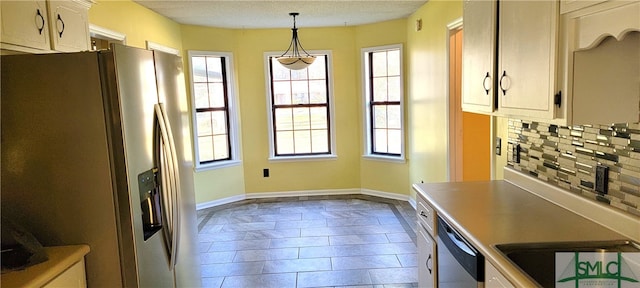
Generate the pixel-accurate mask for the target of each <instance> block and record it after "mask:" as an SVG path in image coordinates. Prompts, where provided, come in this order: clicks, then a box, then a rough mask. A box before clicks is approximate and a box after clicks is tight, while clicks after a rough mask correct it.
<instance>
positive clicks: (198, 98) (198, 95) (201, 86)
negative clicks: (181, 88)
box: [193, 83, 209, 108]
mask: <svg viewBox="0 0 640 288" xmlns="http://www.w3.org/2000/svg"><path fill="white" fill-rule="evenodd" d="M193 90H194V91H193V94H194V96H195V97H194V98H195V104H196V108H207V107H209V90H208V88H207V83H194V84H193Z"/></svg>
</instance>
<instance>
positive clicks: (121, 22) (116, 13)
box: [89, 0, 182, 50]
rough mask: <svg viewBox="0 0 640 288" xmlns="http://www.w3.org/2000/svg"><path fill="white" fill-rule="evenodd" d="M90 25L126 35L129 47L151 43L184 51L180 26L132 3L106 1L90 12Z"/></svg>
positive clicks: (120, 0) (141, 46)
mask: <svg viewBox="0 0 640 288" xmlns="http://www.w3.org/2000/svg"><path fill="white" fill-rule="evenodd" d="M89 23H91V24H94V25H98V26H100V27H103V28H107V29H109V30H113V31H115V32H119V33H122V34H125V35H127V38H126V42H127V45H128V46H134V47H140V48H145V47H146V42H145V41H147V40H148V41H151V42H155V43H158V44H162V45H165V46H167V47H171V48H175V49H178V50H182V36H181V34H180V24H178V23H176V22H174V21H173V20H171V19H168V18H166V17H164V16H162V15H160V14H157V13H156V12H153V11H151V10H149V9H147V8H145V7H142V6H140V5H138V4H137V3H134V2H132V1H125V0H119V1H103V0H98V2H97V3H95V4H94V5H92V6H91V8H90V9H89Z"/></svg>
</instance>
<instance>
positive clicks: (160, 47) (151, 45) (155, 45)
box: [146, 40, 182, 57]
mask: <svg viewBox="0 0 640 288" xmlns="http://www.w3.org/2000/svg"><path fill="white" fill-rule="evenodd" d="M146 42H147V50H157V51H161V52H165V53H169V54H173V55H176V56H178V57H182V55H180V50H178V49H176V48H172V47H169V46H165V45H162V44H158V43H156V42H151V41H149V40H147V41H146Z"/></svg>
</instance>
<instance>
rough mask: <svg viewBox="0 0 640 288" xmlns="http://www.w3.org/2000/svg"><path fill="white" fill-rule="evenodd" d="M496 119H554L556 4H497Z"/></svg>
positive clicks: (504, 2)
mask: <svg viewBox="0 0 640 288" xmlns="http://www.w3.org/2000/svg"><path fill="white" fill-rule="evenodd" d="M498 5H499V9H498V10H499V16H498V17H499V29H498V31H499V32H498V75H497V77H498V87H496V90H497V93H498V96H497V97H498V110H497V113H498V115H503V116H510V117H517V116H524V117H527V118H537V119H553V118H554V117H555V115H554V113H555V108H554V95H555V94H556V93H557V91H556V74H555V73H556V47H557V35H558V33H557V31H558V26H557V23H558V16H559V2H556V1H499V3H498Z"/></svg>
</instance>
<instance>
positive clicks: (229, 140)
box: [189, 51, 239, 170]
mask: <svg viewBox="0 0 640 288" xmlns="http://www.w3.org/2000/svg"><path fill="white" fill-rule="evenodd" d="M231 63H232V61H231V54H230V53H224V52H203V51H189V66H190V67H191V95H192V99H193V100H192V105H193V111H194V112H193V113H194V115H193V122H194V125H193V127H194V141H193V142H194V150H195V156H196V159H195V160H196V161H195V162H196V170H198V169H206V168H214V167H221V166H228V165H230V164H234V163H236V162H238V160H239V159H238V158H239V156H238V155H239V153H238V147H239V145H238V143H237V137H236V133H237V128H236V123H237V116H236V111H235V97H234V94H233V89H232V87H233V85H232V83H233V82H232V77H231V76H232V75H231V73H232V71H233V69H232V67H231Z"/></svg>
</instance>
